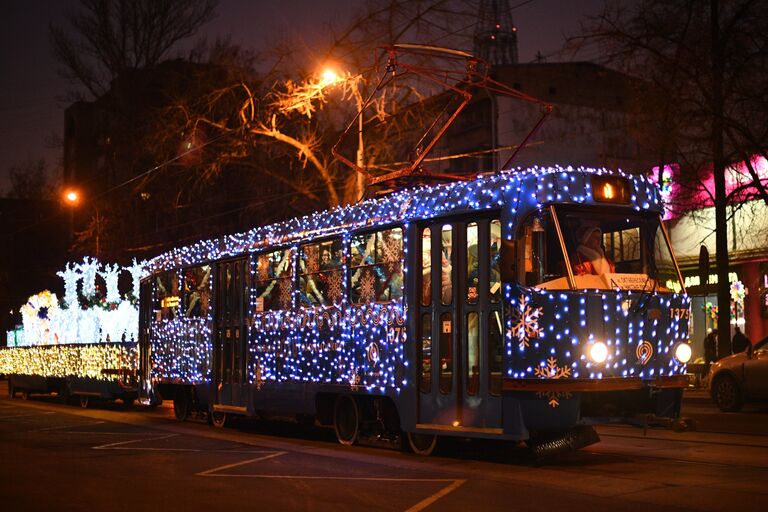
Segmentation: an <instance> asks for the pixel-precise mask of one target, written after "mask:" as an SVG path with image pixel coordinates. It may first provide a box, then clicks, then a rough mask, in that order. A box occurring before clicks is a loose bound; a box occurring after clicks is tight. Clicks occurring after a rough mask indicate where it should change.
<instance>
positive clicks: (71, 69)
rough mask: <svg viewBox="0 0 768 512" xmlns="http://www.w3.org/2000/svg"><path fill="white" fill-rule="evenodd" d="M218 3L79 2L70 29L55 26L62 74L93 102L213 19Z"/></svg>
mask: <svg viewBox="0 0 768 512" xmlns="http://www.w3.org/2000/svg"><path fill="white" fill-rule="evenodd" d="M215 7H216V0H81V2H80V6H79V8H78V9H77V10H74V11H72V12H70V13H69V14H68V15H67V22H68V26H67V27H60V26H55V25H52V26H51V27H50V39H51V46H52V48H53V53H54V55H55V56H56V58H57V59H58V60H59V62H60V63H61V64H62V66H63V68H62V70H61V73H62V75H63V76H64V77H65V78H68V79H69V80H71V81H72V82H73V83H74V84H75V85H76V86H79V87H83V88H85V91H86V92H87V93H88V94H90V96H91V97H92V98H98V97H99V96H101V95H102V94H104V93H105V92H106V91H107V90H109V87H110V83H111V81H112V80H114V79H115V78H116V77H118V76H119V75H120V74H121V73H123V72H124V71H126V70H130V69H140V68H146V67H149V66H152V65H154V64H157V63H158V62H160V61H161V60H162V59H163V58H167V57H168V53H169V52H170V50H171V49H172V48H173V47H174V46H175V45H176V44H177V43H179V42H180V41H183V40H185V39H187V38H190V37H192V36H194V35H195V34H196V33H197V31H198V30H199V29H200V27H202V26H203V25H204V24H205V23H207V22H208V21H210V20H211V19H212V18H213V16H214V10H215Z"/></svg>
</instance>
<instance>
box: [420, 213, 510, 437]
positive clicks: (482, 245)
mask: <svg viewBox="0 0 768 512" xmlns="http://www.w3.org/2000/svg"><path fill="white" fill-rule="evenodd" d="M419 231H420V240H421V252H420V258H421V265H419V266H418V267H420V268H421V269H422V275H421V280H420V288H419V289H420V295H421V297H419V299H420V307H419V315H420V317H419V331H420V337H419V339H420V340H421V344H420V347H419V351H418V352H419V361H418V363H419V418H418V423H419V424H421V425H425V426H429V425H432V426H435V427H442V428H450V429H457V430H461V429H473V430H477V429H491V430H493V431H496V430H497V429H500V428H501V426H502V423H501V422H502V417H501V410H502V407H501V405H502V403H501V381H502V351H503V336H502V333H503V320H502V312H501V296H502V290H501V281H500V275H499V263H498V261H499V251H500V239H501V226H500V223H499V221H498V219H494V218H484V219H471V220H461V221H454V222H440V223H432V224H430V225H425V226H421V227H420V230H419ZM418 267H417V268H418Z"/></svg>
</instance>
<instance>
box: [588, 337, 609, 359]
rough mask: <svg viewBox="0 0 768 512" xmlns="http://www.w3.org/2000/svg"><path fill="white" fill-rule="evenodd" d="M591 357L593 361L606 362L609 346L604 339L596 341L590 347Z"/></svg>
mask: <svg viewBox="0 0 768 512" xmlns="http://www.w3.org/2000/svg"><path fill="white" fill-rule="evenodd" d="M589 358H590V359H591V360H592V362H593V363H604V362H605V360H606V359H608V347H607V346H606V344H605V343H603V342H602V341H596V342H594V343H593V344H592V345H590V347H589Z"/></svg>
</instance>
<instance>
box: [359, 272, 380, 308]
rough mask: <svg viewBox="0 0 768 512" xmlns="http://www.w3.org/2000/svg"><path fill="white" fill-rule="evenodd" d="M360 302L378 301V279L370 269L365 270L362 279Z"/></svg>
mask: <svg viewBox="0 0 768 512" xmlns="http://www.w3.org/2000/svg"><path fill="white" fill-rule="evenodd" d="M360 300H361V301H362V302H373V301H375V300H376V278H374V277H373V272H371V271H370V270H369V269H366V270H364V271H363V277H362V278H360Z"/></svg>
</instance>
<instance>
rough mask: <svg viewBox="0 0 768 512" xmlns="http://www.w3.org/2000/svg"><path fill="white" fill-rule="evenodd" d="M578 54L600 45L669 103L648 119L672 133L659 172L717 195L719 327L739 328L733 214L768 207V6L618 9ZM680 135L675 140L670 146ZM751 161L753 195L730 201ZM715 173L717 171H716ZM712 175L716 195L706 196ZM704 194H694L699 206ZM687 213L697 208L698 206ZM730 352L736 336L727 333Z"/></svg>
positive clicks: (647, 1)
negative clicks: (734, 316) (737, 174)
mask: <svg viewBox="0 0 768 512" xmlns="http://www.w3.org/2000/svg"><path fill="white" fill-rule="evenodd" d="M570 43H571V44H572V45H574V47H576V48H578V47H580V46H583V45H584V44H598V45H600V47H601V49H602V50H603V51H604V54H605V55H606V60H607V62H609V63H611V64H613V65H615V66H619V67H621V68H623V70H624V71H627V72H629V73H631V74H634V75H636V76H639V77H642V78H644V79H645V80H647V81H648V82H649V83H651V84H652V85H653V87H654V88H655V90H656V93H657V94H656V95H655V96H656V97H657V98H658V99H659V100H660V101H659V102H658V103H656V104H655V105H654V107H655V108H653V109H649V108H647V107H648V106H649V105H646V114H647V115H649V116H651V118H652V119H653V122H655V123H656V125H657V127H658V128H659V129H660V131H661V133H662V137H660V138H659V140H660V141H663V143H659V144H658V145H657V146H656V147H655V150H656V152H657V155H658V158H659V164H660V165H659V169H662V168H663V166H664V165H665V164H676V165H680V167H681V171H682V173H681V175H680V178H679V179H680V180H681V183H680V184H681V185H682V186H683V187H684V188H686V189H688V190H689V191H691V192H698V193H699V195H700V193H705V194H710V197H711V199H712V201H713V202H714V205H715V231H716V253H717V273H718V285H717V297H718V303H719V304H721V305H723V307H720V308H719V313H718V324H719V325H720V326H726V325H729V324H730V308H728V307H725V305H727V304H730V289H729V279H728V265H729V257H728V244H727V234H728V223H727V220H728V210H727V208H728V207H729V205H732V206H735V205H736V204H738V203H740V202H742V201H743V200H745V199H749V198H754V197H759V198H761V199H763V200H764V201H766V203H767V204H768V194H766V190H765V185H766V183H765V182H764V181H761V179H760V178H759V176H758V175H757V173H756V172H755V169H754V168H753V167H752V165H751V158H752V156H753V155H755V154H758V155H763V156H765V155H766V149H767V148H768V142H766V141H767V140H768V139H766V134H767V133H768V132H767V130H768V122H766V119H768V108H767V107H768V105H767V104H766V100H765V98H766V87H768V66H767V65H768V5H767V4H766V3H765V2H760V1H756V0H733V1H729V2H723V3H720V2H719V1H718V0H710V1H709V2H694V1H687V0H640V1H638V2H636V3H632V4H630V5H627V4H626V3H622V2H617V1H612V2H609V3H608V4H607V5H606V8H605V10H604V12H603V13H602V14H601V15H599V16H597V17H596V18H594V19H593V20H591V22H590V23H589V24H588V25H587V26H585V27H584V30H583V34H582V35H580V36H577V37H574V38H571V39H570ZM670 135H673V136H670ZM739 161H743V162H745V163H746V166H747V168H748V175H747V176H746V177H745V181H744V184H743V186H741V187H737V188H736V189H735V190H733V191H732V192H730V193H726V192H727V189H726V172H727V171H728V168H729V166H730V165H731V164H733V163H735V162H739ZM710 166H711V167H710ZM708 168H710V169H712V174H713V176H714V192H712V191H709V190H708V189H706V187H705V186H704V180H705V178H706V177H707V176H706V175H707V173H708ZM694 195H696V194H692V196H694ZM686 206H687V207H689V208H690V207H695V206H696V205H693V204H689V205H686ZM719 336H720V339H721V341H722V342H723V343H721V346H722V347H724V350H723V352H721V355H724V354H725V353H726V352H728V351H729V347H730V334H729V331H728V329H725V328H721V329H720V333H719Z"/></svg>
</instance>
